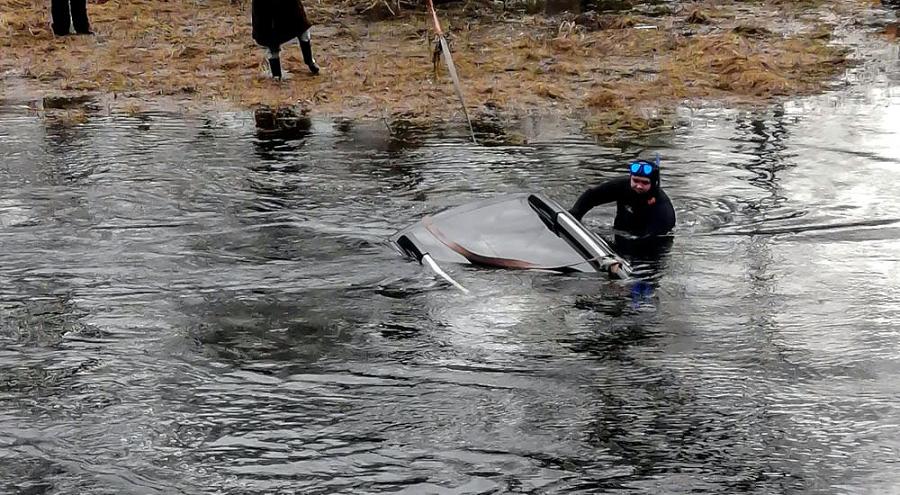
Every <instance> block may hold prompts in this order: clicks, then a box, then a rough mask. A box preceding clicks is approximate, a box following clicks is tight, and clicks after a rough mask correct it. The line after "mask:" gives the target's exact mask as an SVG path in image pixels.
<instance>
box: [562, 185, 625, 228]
mask: <svg viewBox="0 0 900 495" xmlns="http://www.w3.org/2000/svg"><path fill="white" fill-rule="evenodd" d="M628 180H629V179H628V177H625V178H620V179H612V180H608V181H606V182H604V183H603V184H600V185H599V186H595V187H592V188H590V189H588V190H587V191H585V192H584V193H582V194H581V196H580V197H579V198H578V201H575V206H573V207H572V209H571V210H569V213H571V214H572V216H573V217H575V218H576V219H578V221H581V219H582V218H583V217H584V215H585V214H586V213H587V212H589V211H591V209H592V208H593V207H595V206H598V205H602V204H606V203H612V202H613V201H616V200H618V199H619V196H620V195H621V194H622V192H623V191H624V190H625V189H624V188H625V187H628V184H627V181H628ZM623 181H624V182H626V184H623Z"/></svg>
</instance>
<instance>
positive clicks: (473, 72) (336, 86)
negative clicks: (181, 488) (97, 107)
mask: <svg viewBox="0 0 900 495" xmlns="http://www.w3.org/2000/svg"><path fill="white" fill-rule="evenodd" d="M835 1H837V0H835ZM794 3H797V2H779V3H778V4H777V5H775V4H771V3H770V4H768V5H762V4H760V5H759V6H758V9H759V11H760V13H765V15H767V16H769V18H770V19H778V18H783V17H786V16H790V15H793V14H792V13H793V12H794V9H795V7H793V6H792V4H794ZM819 3H822V4H828V2H826V1H824V0H822V1H820V2H819ZM248 4H249V2H243V3H242V2H234V1H231V0H207V1H205V2H198V1H197V0H169V1H167V2H163V1H159V0H108V1H105V2H103V3H90V4H89V6H88V11H89V14H90V17H91V22H92V25H93V27H94V29H95V31H97V33H98V34H97V36H95V37H82V36H77V37H64V38H55V37H53V36H52V34H51V32H50V29H49V23H48V17H49V14H48V12H47V10H48V9H47V5H46V2H45V1H44V0H0V50H2V51H3V54H4V55H3V57H2V58H0V73H2V72H7V71H10V72H11V73H12V74H14V75H18V76H22V77H25V78H29V79H30V80H32V81H34V82H35V84H36V85H37V87H38V88H39V89H40V90H42V91H45V92H64V93H65V92H96V93H99V94H100V95H103V96H104V97H105V98H106V100H107V102H111V103H110V104H111V105H112V106H114V107H118V108H128V109H132V110H133V109H134V108H135V107H136V106H140V105H147V106H150V105H153V104H154V102H157V101H159V100H160V99H163V98H172V99H177V100H180V101H182V102H184V104H185V105H187V106H189V107H197V108H203V107H207V106H211V105H212V106H217V107H221V106H222V105H230V106H235V107H238V108H251V107H254V106H259V105H270V106H280V105H299V106H301V107H306V108H307V109H309V110H310V111H311V112H312V113H317V114H331V115H342V116H347V117H376V118H382V117H383V116H384V115H385V113H389V114H394V115H405V116H416V117H419V118H424V119H437V118H445V117H448V116H451V115H456V111H457V103H456V99H455V97H454V95H453V90H452V87H451V86H450V84H449V80H448V78H447V77H446V74H445V72H444V71H440V72H439V73H438V74H437V75H435V73H434V69H433V66H432V64H431V49H432V46H431V43H430V40H431V33H430V31H429V30H428V28H429V24H428V18H427V17H426V16H425V13H424V12H423V11H419V10H410V9H409V8H408V7H406V8H404V9H402V15H400V16H398V17H396V18H393V19H390V20H387V21H383V22H377V23H370V22H366V21H365V20H364V19H363V18H361V17H359V16H355V15H352V14H351V15H348V14H346V12H353V11H354V10H353V8H351V7H357V8H356V10H360V9H359V8H358V7H359V5H357V4H361V2H355V4H354V2H344V3H326V2H325V1H324V0H322V1H308V2H307V11H308V12H309V14H310V17H311V18H312V20H313V22H315V23H316V24H317V26H316V27H315V28H314V32H313V35H314V38H313V40H314V41H313V46H314V50H315V52H316V58H317V59H318V60H319V63H320V65H322V68H323V70H322V74H321V75H319V76H318V77H313V76H311V75H309V74H308V72H307V70H306V67H305V66H304V65H303V63H302V61H301V57H300V53H299V49H298V48H297V47H296V45H294V46H289V47H286V48H285V51H284V52H283V53H284V55H283V56H284V61H283V65H284V66H285V68H286V70H287V71H288V72H289V73H290V74H291V78H290V79H289V80H287V81H285V82H281V83H278V82H275V81H272V80H270V79H269V78H268V77H267V76H266V73H265V66H264V61H263V58H262V53H261V50H260V49H259V48H258V47H257V46H255V44H254V43H253V41H252V39H251V38H250V25H249V12H248V11H249V7H248ZM395 4H396V2H391V5H395ZM787 4H791V5H787ZM366 5H368V2H367V3H366ZM403 5H408V4H401V6H403ZM466 5H467V6H468V3H467V4H466ZM479 5H480V4H479ZM747 5H754V4H743V8H746V6H747ZM773 5H775V6H773ZM826 6H827V5H826ZM448 8H449V7H448ZM465 8H466V6H457V7H453V9H455V10H445V9H443V8H442V12H441V15H442V22H443V24H444V27H445V28H446V29H447V30H449V31H450V32H451V40H452V46H453V50H454V59H455V61H456V63H457V66H458V69H459V72H460V76H461V78H462V81H463V86H464V92H465V97H466V101H467V103H468V105H469V107H471V110H470V112H471V113H475V114H477V113H478V109H479V108H481V107H482V105H484V104H485V103H487V102H490V103H491V105H493V106H495V107H499V108H501V109H502V110H503V111H504V112H505V113H506V114H507V115H515V114H517V113H518V112H521V111H526V110H532V109H543V110H547V111H551V109H553V110H552V111H561V112H566V113H569V114H573V115H582V116H583V117H584V118H585V120H586V122H588V125H589V127H590V128H592V129H593V131H594V132H596V133H598V134H613V133H620V132H627V131H633V132H642V131H645V130H647V129H651V128H653V127H655V126H659V125H665V119H660V117H658V116H657V115H658V114H659V112H658V111H656V110H653V109H658V108H662V107H665V106H666V105H669V104H672V103H674V102H677V101H679V100H681V99H685V98H739V99H745V100H754V101H760V100H765V99H768V98H772V97H776V96H779V95H787V94H798V93H806V92H810V91H815V90H816V89H817V88H819V87H820V85H821V83H822V82H823V81H826V80H827V79H828V78H830V77H833V76H834V74H836V73H837V72H838V71H839V70H840V69H841V67H842V64H843V63H844V54H843V53H842V52H841V51H840V50H838V49H836V48H833V47H829V46H828V45H827V44H826V41H827V33H824V35H823V32H822V29H818V30H812V31H810V32H811V34H809V35H806V36H805V37H798V38H783V37H782V36H781V35H780V34H779V33H777V32H776V33H773V32H769V31H768V30H767V29H756V30H748V29H747V26H748V24H747V23H746V22H743V23H742V22H741V21H734V20H731V19H734V17H735V15H734V12H729V11H728V8H729V7H728V6H723V5H722V4H721V3H719V2H713V1H712V0H708V1H706V2H698V3H696V4H695V5H693V6H692V7H691V8H690V9H683V12H682V13H681V14H679V16H675V17H670V18H665V19H657V18H653V19H643V18H640V17H627V18H625V19H624V20H623V21H622V22H613V21H611V20H609V19H606V20H604V22H603V25H602V26H599V24H598V29H597V30H587V29H585V27H584V26H578V25H576V23H575V22H572V21H569V20H566V19H565V18H562V20H560V18H555V19H547V18H544V17H543V16H521V15H516V16H511V15H505V14H503V13H502V12H499V11H496V10H494V11H489V12H485V11H480V13H477V12H476V13H473V10H471V9H472V7H471V6H469V7H468V8H469V10H465ZM479 8H482V9H484V8H485V7H483V6H481V7H479ZM820 8H822V7H820ZM843 8H845V9H846V8H847V7H846V4H845V5H844V7H843ZM476 14H477V15H476ZM754 20H755V21H756V22H760V23H761V24H760V25H758V27H760V28H763V27H765V26H764V24H765V22H766V20H765V16H764V15H760V16H759V17H754ZM701 21H702V28H703V29H704V30H705V32H703V33H690V34H692V35H691V36H687V34H688V33H686V31H687V30H690V29H694V28H696V26H697V23H698V22H701ZM692 23H694V24H692ZM642 24H656V25H658V26H660V27H661V28H662V29H659V30H657V29H634V28H633V27H635V26H638V27H639V26H640V25H642ZM742 26H743V27H742ZM601 28H602V29H601ZM646 109H650V110H646Z"/></svg>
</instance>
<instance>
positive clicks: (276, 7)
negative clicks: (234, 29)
mask: <svg viewBox="0 0 900 495" xmlns="http://www.w3.org/2000/svg"><path fill="white" fill-rule="evenodd" d="M250 15H251V21H252V23H253V40H254V41H256V42H257V43H259V44H260V45H261V46H264V47H266V48H269V49H272V50H277V49H278V47H280V46H281V45H282V44H283V43H286V42H288V41H290V40H292V39H294V38H297V37H299V36H300V35H301V34H303V33H304V32H306V30H307V29H309V28H310V26H311V25H312V24H310V23H309V19H307V18H306V11H305V10H303V3H302V2H301V1H300V0H253V4H252V6H251V14H250Z"/></svg>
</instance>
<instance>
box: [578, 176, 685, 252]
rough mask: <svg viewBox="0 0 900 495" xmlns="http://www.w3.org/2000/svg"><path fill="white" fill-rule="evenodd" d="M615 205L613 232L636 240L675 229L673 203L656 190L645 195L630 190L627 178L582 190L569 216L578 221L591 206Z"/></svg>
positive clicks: (660, 191)
mask: <svg viewBox="0 0 900 495" xmlns="http://www.w3.org/2000/svg"><path fill="white" fill-rule="evenodd" d="M613 201H615V202H616V220H615V223H614V224H613V227H614V228H615V229H616V230H620V231H624V232H628V233H629V234H631V235H633V236H635V237H652V236H661V235H665V234H668V233H669V231H670V230H672V228H673V227H675V208H673V207H672V201H670V200H669V196H667V195H666V193H665V191H663V190H662V189H661V188H659V187H654V188H653V189H652V190H651V191H650V192H648V193H647V194H638V193H636V192H634V190H633V189H631V178H630V177H628V176H625V177H620V178H618V179H612V180H609V181H607V182H604V183H603V184H600V185H599V186H596V187H592V188H590V189H588V190H587V191H585V192H584V193H583V194H582V195H581V197H579V198H578V201H576V202H575V206H573V207H572V209H571V210H569V211H570V213H572V216H574V217H575V218H577V219H578V220H581V219H582V217H584V215H585V213H587V212H588V211H590V210H591V209H592V208H593V207H595V206H598V205H602V204H606V203H612V202H613Z"/></svg>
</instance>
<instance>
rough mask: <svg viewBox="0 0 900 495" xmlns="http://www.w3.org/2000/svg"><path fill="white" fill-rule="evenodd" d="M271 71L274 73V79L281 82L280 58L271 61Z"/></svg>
mask: <svg viewBox="0 0 900 495" xmlns="http://www.w3.org/2000/svg"><path fill="white" fill-rule="evenodd" d="M269 70H271V71H272V78H273V79H278V80H281V59H280V58H278V57H275V58H270V59H269Z"/></svg>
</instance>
